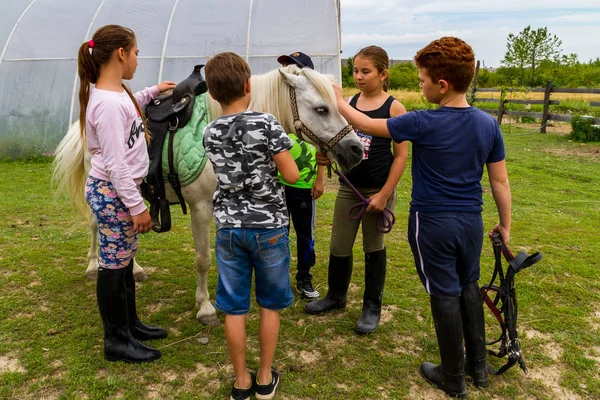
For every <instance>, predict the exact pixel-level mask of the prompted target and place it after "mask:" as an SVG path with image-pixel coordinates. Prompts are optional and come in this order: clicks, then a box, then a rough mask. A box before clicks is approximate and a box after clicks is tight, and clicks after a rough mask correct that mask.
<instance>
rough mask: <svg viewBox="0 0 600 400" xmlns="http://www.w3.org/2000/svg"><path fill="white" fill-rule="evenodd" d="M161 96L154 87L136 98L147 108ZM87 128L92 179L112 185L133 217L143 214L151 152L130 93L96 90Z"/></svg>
mask: <svg viewBox="0 0 600 400" xmlns="http://www.w3.org/2000/svg"><path fill="white" fill-rule="evenodd" d="M158 94H159V90H158V87H157V86H153V87H150V88H145V89H144V90H142V91H139V92H137V93H135V94H134V96H135V98H136V99H137V101H138V103H139V104H140V106H144V105H146V104H148V102H150V101H151V100H152V99H153V98H154V97H156V96H157V95H158ZM85 126H86V136H87V146H88V150H89V151H90V153H91V154H92V169H91V170H90V175H91V176H93V177H94V178H97V179H101V180H105V181H109V182H111V183H112V184H113V186H114V187H115V189H116V190H117V194H118V195H119V198H120V199H121V200H122V201H123V203H124V204H125V206H126V207H127V208H129V212H130V213H131V215H138V214H141V213H142V212H144V210H145V209H146V205H145V204H144V199H143V198H142V195H141V194H140V191H139V190H138V186H139V185H140V184H141V183H142V180H143V179H144V177H145V176H146V174H147V173H148V151H147V149H146V140H145V139H144V126H143V123H142V118H141V116H140V115H139V114H138V112H137V109H136V108H135V105H134V104H133V102H132V101H131V99H130V98H129V95H128V94H127V92H125V90H123V91H122V92H113V91H109V90H102V89H96V88H92V91H91V93H90V101H89V103H88V107H87V110H86V125H85Z"/></svg>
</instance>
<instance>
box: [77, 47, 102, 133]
mask: <svg viewBox="0 0 600 400" xmlns="http://www.w3.org/2000/svg"><path fill="white" fill-rule="evenodd" d="M92 43H93V41H91V40H90V41H89V42H84V43H83V44H82V45H81V46H80V47H79V54H78V55H77V73H78V74H79V127H80V131H81V137H82V138H83V139H85V121H86V118H85V114H86V111H87V105H88V103H89V101H90V85H91V84H92V83H96V81H97V80H98V66H97V65H96V62H95V61H94V54H93V52H94V49H93V48H92V47H90V45H92V46H93V44H92Z"/></svg>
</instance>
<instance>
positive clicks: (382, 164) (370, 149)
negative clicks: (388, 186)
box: [346, 93, 394, 188]
mask: <svg viewBox="0 0 600 400" xmlns="http://www.w3.org/2000/svg"><path fill="white" fill-rule="evenodd" d="M359 97H360V93H359V94H357V95H356V96H354V97H352V99H351V100H350V105H351V106H352V107H354V108H355V109H357V110H358V111H360V112H362V113H363V114H365V115H367V116H368V117H369V118H390V117H391V115H390V109H391V108H392V103H393V102H394V97H393V96H390V97H388V99H387V100H386V101H385V103H383V104H382V105H381V107H379V108H378V109H376V110H371V111H363V110H360V109H358V108H357V107H356V102H357V101H358V98H359ZM356 133H357V134H358V138H359V139H360V141H361V142H362V143H363V145H364V146H365V156H364V158H363V160H362V161H361V162H360V164H358V165H357V166H356V167H354V168H352V169H351V170H350V172H348V174H346V177H347V178H348V180H349V181H350V183H352V184H353V185H354V186H355V187H360V188H378V187H382V186H383V185H385V182H386V181H387V177H388V175H389V173H390V169H391V167H392V163H393V162H394V154H393V153H392V139H386V138H380V137H377V136H371V135H367V134H365V133H362V132H360V131H358V130H357V131H356Z"/></svg>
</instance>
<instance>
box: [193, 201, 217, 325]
mask: <svg viewBox="0 0 600 400" xmlns="http://www.w3.org/2000/svg"><path fill="white" fill-rule="evenodd" d="M190 208H191V214H192V231H193V233H194V247H195V249H196V260H195V264H196V271H197V272H198V282H197V285H196V306H197V307H198V309H199V310H198V313H197V314H196V319H197V320H198V322H200V323H201V324H203V325H207V326H216V325H219V318H218V317H217V312H216V310H215V308H214V307H213V305H212V304H211V302H210V295H209V294H208V270H209V268H210V262H211V255H210V239H209V238H210V224H211V219H212V218H211V217H212V205H211V206H210V209H208V210H207V209H206V205H204V206H202V205H201V206H200V209H194V207H190Z"/></svg>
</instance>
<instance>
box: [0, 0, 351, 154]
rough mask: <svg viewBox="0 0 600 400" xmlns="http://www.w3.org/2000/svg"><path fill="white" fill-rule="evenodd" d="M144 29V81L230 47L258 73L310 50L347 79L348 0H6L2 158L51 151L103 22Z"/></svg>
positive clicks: (0, 26) (1, 38) (1, 33)
mask: <svg viewBox="0 0 600 400" xmlns="http://www.w3.org/2000/svg"><path fill="white" fill-rule="evenodd" d="M106 24H119V25H124V26H127V27H129V28H131V29H133V31H134V32H135V33H136V36H137V40H138V46H139V49H140V54H139V67H138V69H137V72H136V75H135V78H134V79H132V80H131V81H129V82H128V84H129V85H130V86H131V88H132V89H133V90H134V91H136V90H140V89H142V88H143V87H145V86H150V85H153V84H156V83H157V82H160V81H162V80H165V79H169V80H173V81H176V82H178V81H181V80H182V79H184V78H185V77H187V76H188V75H189V74H190V72H191V71H192V68H193V66H194V65H196V64H204V63H206V61H207V59H208V58H209V57H210V56H212V55H214V54H216V53H219V52H222V51H232V52H235V53H237V54H239V55H241V56H242V57H244V58H245V59H246V60H247V61H248V63H249V64H250V68H251V69H252V73H254V74H261V73H265V72H267V71H269V70H272V69H275V68H277V67H278V66H279V64H278V63H277V61H276V59H277V57H278V56H279V55H282V54H290V53H293V52H296V51H302V52H304V53H306V54H308V55H310V56H311V58H312V59H313V61H314V64H315V69H316V70H318V71H320V72H322V73H327V74H332V75H334V77H335V78H336V79H337V80H338V81H339V80H340V75H341V70H340V68H341V67H340V62H341V58H340V53H341V41H340V37H341V33H340V4H339V0H295V1H289V0H144V1H141V0H0V158H10V159H17V158H27V157H31V156H39V155H44V154H45V155H51V154H52V152H53V151H54V149H55V148H56V145H57V144H58V142H59V141H60V140H61V138H62V137H63V136H64V134H65V133H66V131H67V129H68V127H69V125H70V124H71V123H73V122H74V121H75V120H76V119H77V116H78V113H79V106H78V97H77V93H78V90H79V86H78V84H79V82H78V81H79V79H78V77H77V51H78V49H79V46H80V45H81V44H82V43H83V42H84V41H86V40H89V39H90V38H91V36H92V35H93V33H94V32H95V30H96V29H98V28H99V27H101V26H103V25H106Z"/></svg>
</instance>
